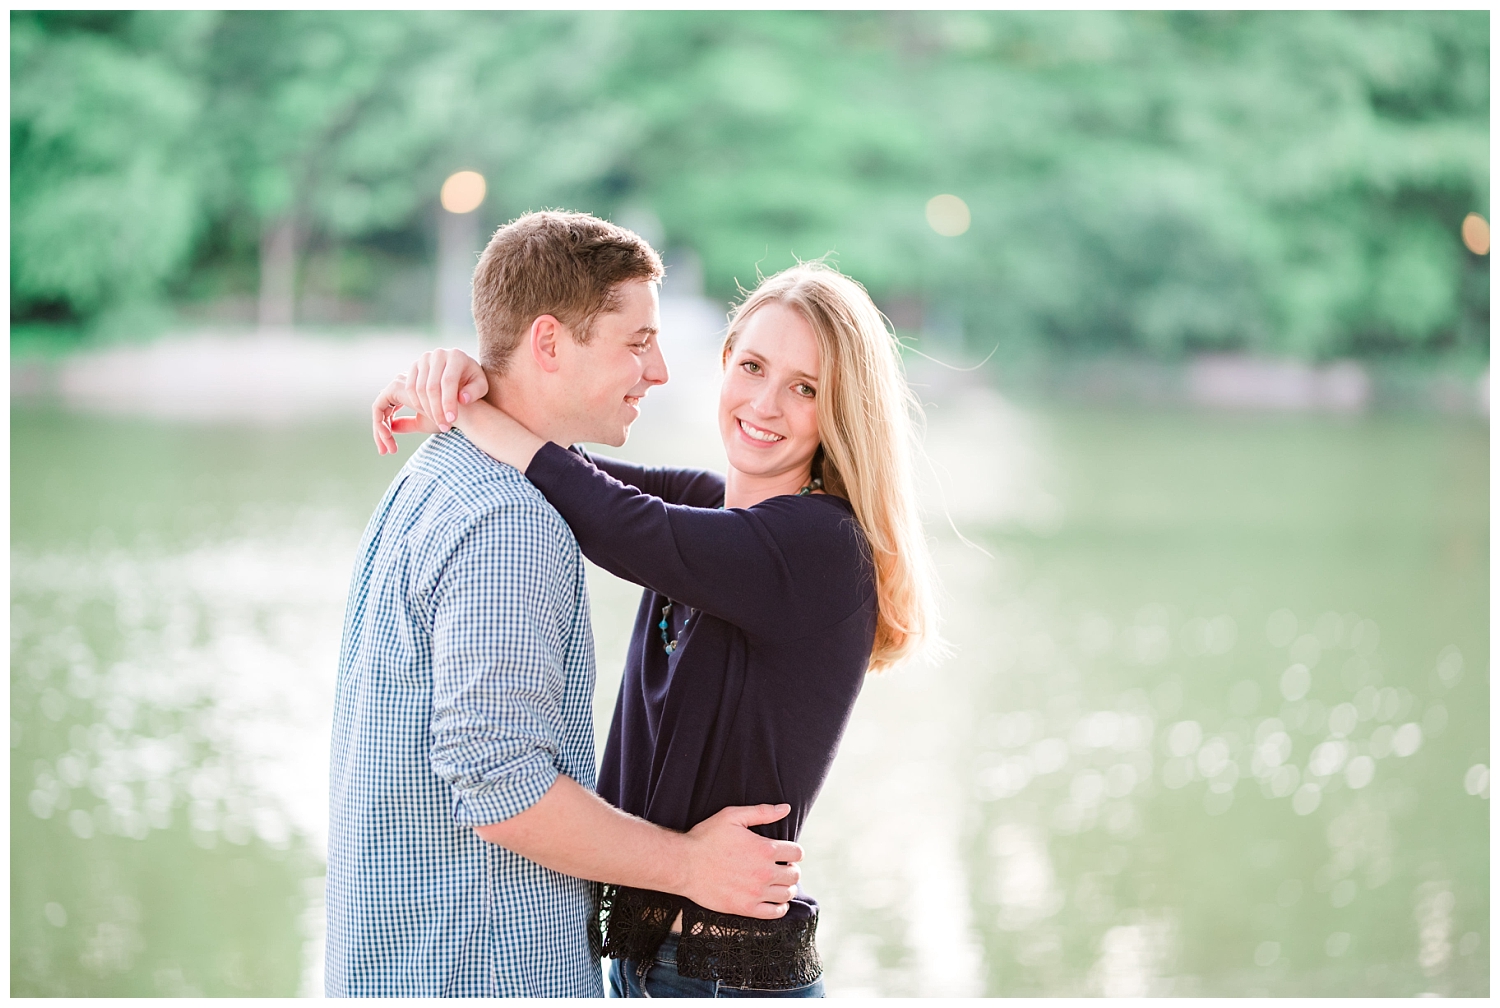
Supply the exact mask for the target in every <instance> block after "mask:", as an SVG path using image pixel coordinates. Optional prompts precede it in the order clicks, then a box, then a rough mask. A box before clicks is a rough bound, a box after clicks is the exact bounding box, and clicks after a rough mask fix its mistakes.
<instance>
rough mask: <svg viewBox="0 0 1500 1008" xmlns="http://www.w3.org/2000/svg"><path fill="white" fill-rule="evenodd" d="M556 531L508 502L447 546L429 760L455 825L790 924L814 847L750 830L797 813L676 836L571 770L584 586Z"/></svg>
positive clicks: (529, 854)
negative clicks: (574, 648) (565, 752)
mask: <svg viewBox="0 0 1500 1008" xmlns="http://www.w3.org/2000/svg"><path fill="white" fill-rule="evenodd" d="M552 523H553V524H555V527H551V525H550V524H549V523H548V522H546V521H545V520H542V519H540V518H539V516H538V515H537V514H536V513H535V512H534V511H530V510H528V509H527V508H526V507H524V506H521V505H520V504H519V503H517V504H516V505H515V506H509V507H499V508H497V509H496V510H494V511H493V512H491V513H487V514H485V515H482V516H480V517H479V518H478V520H477V521H474V522H473V523H472V524H468V525H466V526H465V527H463V528H461V529H455V530H454V534H455V535H456V540H455V541H454V542H453V544H452V546H451V548H450V549H446V550H442V551H440V552H441V553H442V561H441V563H442V571H441V574H440V575H438V576H437V577H436V581H435V584H434V588H433V591H432V596H431V605H432V623H431V626H432V648H433V651H432V655H433V662H432V668H433V695H432V703H433V712H432V749H431V752H430V755H429V759H430V761H431V766H432V769H433V772H434V773H436V774H437V775H438V776H439V777H441V778H443V779H444V780H445V781H447V782H448V783H449V784H450V785H452V787H453V797H454V807H453V815H454V823H455V825H457V826H460V827H472V828H474V829H475V830H476V832H477V833H478V835H479V836H480V837H481V838H482V839H484V840H489V841H492V842H494V843H498V844H500V845H501V846H503V847H506V848H507V849H509V850H512V851H514V852H515V853H517V854H520V855H521V856H522V857H525V858H528V859H529V860H532V861H535V862H536V863H537V864H540V865H543V866H545V867H548V868H551V869H553V870H555V871H560V872H564V873H566V874H568V875H572V876H574V877H576V878H587V879H595V880H598V881H601V882H613V883H616V884H619V885H629V886H634V887H638V888H645V889H655V890H658V891H663V892H674V893H678V894H680V895H683V896H687V897H688V898H689V899H692V900H693V901H694V902H696V903H698V904H700V905H701V906H704V907H707V908H708V909H710V910H715V911H718V912H719V913H732V914H739V915H741V916H746V917H766V918H771V917H780V916H782V915H783V914H784V913H785V912H786V908H785V903H786V901H787V900H789V899H790V898H791V893H792V889H791V887H792V886H794V885H796V883H797V880H798V876H799V869H798V868H797V866H796V864H795V862H796V861H798V860H800V859H801V857H802V850H801V848H800V847H798V846H797V845H796V844H794V843H788V842H786V841H777V840H770V839H767V838H765V837H762V836H760V835H758V834H756V833H753V832H751V831H750V830H749V829H747V828H746V827H748V826H751V825H758V824H761V823H768V822H775V821H776V820H778V819H780V818H782V817H783V816H784V815H786V813H787V811H788V810H787V809H786V808H785V807H775V806H754V807H750V808H730V809H725V810H723V811H721V812H719V813H718V814H717V815H715V816H713V817H711V818H709V819H707V820H705V821H704V822H702V823H700V824H698V826H697V827H695V828H694V829H693V830H692V831H691V832H689V833H685V834H684V833H676V832H673V831H671V830H667V829H663V828H661V827H659V826H655V825H653V824H651V823H648V822H645V821H644V820H641V819H637V818H636V817H634V816H630V815H627V814H626V813H624V812H621V811H620V810H619V809H616V808H614V807H612V806H610V805H608V804H607V803H605V802H604V801H603V800H601V799H600V798H599V797H598V796H596V795H595V794H593V793H592V792H591V791H589V790H588V789H586V788H584V787H583V786H582V785H580V784H578V783H577V782H576V781H575V780H573V779H572V778H570V777H567V776H565V775H564V774H563V773H562V772H561V766H560V762H561V759H560V758H561V754H562V741H561V740H562V739H563V737H564V736H565V735H566V734H567V727H566V725H565V723H564V714H563V694H564V692H565V688H566V687H565V684H564V678H565V676H564V672H563V661H564V658H563V653H562V647H563V644H562V635H563V633H564V631H563V629H562V627H561V626H560V620H561V621H565V620H567V619H570V618H572V615H573V614H572V613H571V609H572V606H573V605H574V604H575V603H574V601H573V595H572V594H571V592H572V589H571V588H570V584H571V583H572V582H573V581H574V579H575V578H577V577H581V576H582V574H581V571H575V570H573V569H572V568H571V567H567V566H566V565H564V564H563V562H562V560H561V559H560V558H561V557H564V556H565V555H566V553H567V550H566V548H565V543H564V542H563V541H562V539H561V537H562V536H563V535H564V532H563V529H562V525H561V522H560V521H558V519H557V518H556V516H555V515H554V516H553V517H552ZM434 562H439V561H437V560H434ZM778 861H786V862H789V863H788V864H785V865H778V864H777V863H776V862H778ZM774 904H780V905H779V906H778V905H774Z"/></svg>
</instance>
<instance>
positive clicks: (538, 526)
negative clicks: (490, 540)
mask: <svg viewBox="0 0 1500 1008" xmlns="http://www.w3.org/2000/svg"><path fill="white" fill-rule="evenodd" d="M404 476H405V480H404V484H403V486H404V488H406V489H408V491H410V492H419V493H421V495H422V496H423V497H424V498H425V501H424V508H423V510H425V511H427V512H428V516H429V519H430V520H431V521H432V522H433V524H435V525H437V526H442V527H443V528H445V529H446V530H448V531H449V532H453V533H460V534H461V533H462V532H464V531H466V530H467V529H469V528H472V527H474V526H478V525H481V524H484V525H495V524H497V523H498V524H502V525H507V526H515V527H517V528H530V529H533V530H535V531H538V532H543V533H546V534H561V535H563V536H565V537H566V538H567V540H568V541H569V542H572V541H573V533H572V531H571V530H570V529H569V528H568V527H567V524H566V523H565V522H564V521H563V519H562V516H561V515H559V514H558V513H557V509H556V508H554V507H553V506H552V505H551V504H550V503H548V501H547V498H546V497H544V496H543V495H542V492H541V491H540V490H538V489H537V488H536V486H535V485H533V484H532V482H531V481H530V480H528V479H527V478H526V477H525V476H524V475H523V474H522V473H521V472H520V471H519V470H517V469H516V468H515V467H514V466H510V465H506V464H505V463H503V462H497V461H495V460H494V459H492V458H490V457H489V456H488V455H486V454H485V453H484V452H482V451H480V450H479V449H478V448H477V447H475V445H474V444H473V443H472V442H471V441H469V439H468V438H466V437H464V436H463V434H462V433H461V432H460V431H458V430H452V431H449V432H447V433H444V434H434V435H432V436H431V437H429V438H428V439H427V441H426V443H424V444H423V445H422V447H421V448H419V449H417V451H416V453H415V454H414V455H413V456H412V458H411V459H410V461H408V462H407V463H406V466H405V470H404Z"/></svg>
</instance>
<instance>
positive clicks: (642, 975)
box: [609, 934, 823, 998]
mask: <svg viewBox="0 0 1500 1008" xmlns="http://www.w3.org/2000/svg"><path fill="white" fill-rule="evenodd" d="M642 966H644V967H645V968H644V969H642ZM609 996H610V997H657V998H667V997H695V998H732V997H793V998H819V997H822V996H823V978H822V977H819V978H818V979H816V980H814V981H813V982H812V983H810V984H808V985H807V986H805V987H793V988H792V989H791V990H760V989H757V988H754V987H728V986H726V985H724V984H723V983H721V982H719V981H718V980H696V979H694V978H692V977H685V976H678V975H677V935H675V934H669V935H667V937H666V940H665V941H663V942H662V943H661V948H659V949H657V951H656V961H655V962H652V963H640V962H637V961H636V960H634V959H611V960H610V963H609Z"/></svg>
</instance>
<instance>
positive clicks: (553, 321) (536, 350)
mask: <svg viewBox="0 0 1500 1008" xmlns="http://www.w3.org/2000/svg"><path fill="white" fill-rule="evenodd" d="M566 335H567V327H566V326H564V325H563V324H562V323H561V322H559V321H558V320H557V318H556V317H555V316H552V315H538V316H537V317H536V318H534V319H532V320H531V331H530V332H528V333H527V344H528V346H530V348H531V359H532V360H534V361H536V362H537V365H538V366H539V367H541V369H542V370H543V371H551V372H555V371H556V370H557V369H558V367H560V366H561V361H559V360H558V357H557V352H558V341H559V340H561V339H564V338H565V337H566Z"/></svg>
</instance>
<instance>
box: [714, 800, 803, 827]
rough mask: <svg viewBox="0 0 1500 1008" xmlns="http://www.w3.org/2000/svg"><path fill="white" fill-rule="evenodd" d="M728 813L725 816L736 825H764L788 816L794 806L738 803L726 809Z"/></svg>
mask: <svg viewBox="0 0 1500 1008" xmlns="http://www.w3.org/2000/svg"><path fill="white" fill-rule="evenodd" d="M724 811H725V812H727V813H728V815H727V816H726V817H725V818H727V819H728V820H729V821H730V822H732V823H734V824H735V825H736V826H764V825H765V824H766V823H773V822H777V821H779V820H781V819H785V818H786V817H787V813H789V812H791V811H792V807H791V806H790V805H787V804H785V803H782V804H780V805H737V806H734V807H732V808H727V809H725V810H724Z"/></svg>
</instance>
